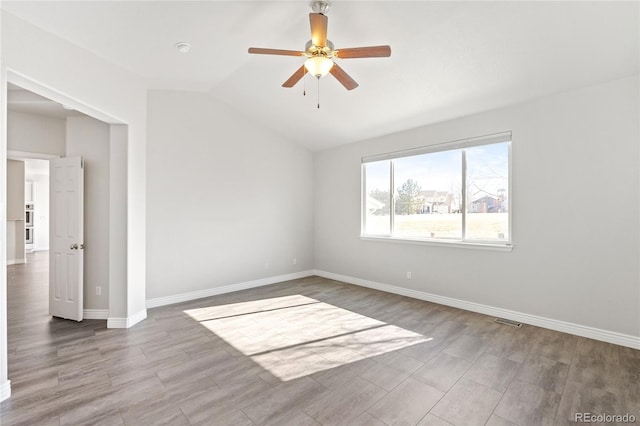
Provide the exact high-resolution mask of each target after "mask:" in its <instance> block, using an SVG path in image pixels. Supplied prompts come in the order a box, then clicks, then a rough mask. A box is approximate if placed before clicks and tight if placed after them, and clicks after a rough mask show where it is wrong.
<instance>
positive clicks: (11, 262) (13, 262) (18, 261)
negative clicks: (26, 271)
mask: <svg viewBox="0 0 640 426" xmlns="http://www.w3.org/2000/svg"><path fill="white" fill-rule="evenodd" d="M22 263H27V259H9V260H7V266H9V265H20V264H22Z"/></svg>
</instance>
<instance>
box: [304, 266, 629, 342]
mask: <svg viewBox="0 0 640 426" xmlns="http://www.w3.org/2000/svg"><path fill="white" fill-rule="evenodd" d="M312 272H313V275H317V276H319V277H323V278H328V279H331V280H336V281H342V282H345V283H348V284H355V285H358V286H361V287H367V288H372V289H375V290H380V291H385V292H387V293H393V294H399V295H401V296H407V297H411V298H414V299H420V300H426V301H427V302H433V303H438V304H440V305H446V306H452V307H454V308H459V309H464V310H467V311H472V312H478V313H481V314H485V315H489V316H493V317H499V318H507V319H510V320H513V321H518V322H521V323H524V324H530V325H535V326H537V327H542V328H548V329H551V330H556V331H561V332H563V333H569V334H573V335H576V336H582V337H588V338H590V339H594V340H600V341H603V342H608V343H613V344H616V345H621V346H627V347H629V348H634V349H640V337H637V336H631V335H629V334H622V333H617V332H615V331H608V330H602V329H599V328H593V327H587V326H584V325H580V324H574V323H570V322H565V321H560V320H555V319H551V318H545V317H541V316H537V315H530V314H526V313H523V312H517V311H511V310H508V309H502V308H495V307H493V306H488V305H482V304H480V303H474V302H467V301H465V300H459V299H454V298H451V297H446V296H439V295H437V294H431V293H426V292H422V291H418V290H411V289H408V288H403V287H397V286H393V285H389V284H382V283H378V282H375V281H369V280H364V279H361V278H354V277H349V276H346V275H340V274H334V273H332V272H326V271H320V270H314V271H312Z"/></svg>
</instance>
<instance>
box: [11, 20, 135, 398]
mask: <svg viewBox="0 0 640 426" xmlns="http://www.w3.org/2000/svg"><path fill="white" fill-rule="evenodd" d="M0 21H1V31H2V33H1V34H0V38H1V42H2V46H1V49H0V52H1V54H0V66H1V69H0V89H2V95H1V96H2V99H3V100H4V101H3V102H2V103H0V117H2V124H3V126H5V125H6V120H5V119H4V117H5V115H6V93H5V91H6V82H7V78H10V79H11V81H12V82H13V83H16V84H18V85H19V86H22V87H24V88H25V89H27V90H31V91H33V92H35V93H38V94H40V95H43V96H45V97H48V98H50V99H52V100H54V101H56V102H64V103H65V104H67V105H70V106H71V107H73V108H75V109H77V110H79V111H81V112H84V113H86V114H89V115H91V116H94V117H96V118H99V119H102V120H105V121H106V122H109V123H121V124H126V125H127V127H126V130H127V131H126V134H124V135H123V136H125V137H126V142H125V143H123V146H126V155H122V156H119V157H118V159H119V160H121V161H122V163H121V164H118V165H117V168H118V169H119V170H122V172H123V173H125V174H126V176H127V178H128V179H127V182H126V187H124V186H123V187H120V186H118V187H117V188H116V190H117V191H118V193H117V194H114V195H117V196H118V197H119V196H120V195H122V194H126V198H127V203H126V204H119V205H118V206H117V207H118V208H119V209H121V210H123V212H119V213H122V215H126V217H127V222H126V223H120V224H119V225H120V228H124V229H117V230H114V229H113V228H112V231H115V232H118V233H119V235H120V234H123V233H124V234H126V239H127V247H126V248H127V250H126V251H123V250H121V251H120V253H119V255H120V256H123V257H126V261H124V260H123V261H121V262H118V265H119V266H120V267H124V268H126V282H125V283H122V284H123V285H124V286H125V288H126V293H124V292H121V294H122V296H123V299H121V300H117V301H115V302H116V303H111V304H110V305H109V310H110V314H109V315H110V318H113V321H112V322H111V323H110V324H111V326H116V325H117V326H130V325H132V324H135V322H136V321H139V320H141V319H143V318H144V317H145V316H146V309H145V283H146V276H145V265H146V261H145V248H146V241H145V231H146V225H145V219H146V214H145V208H146V198H145V196H146V188H145V185H146V182H145V177H146V160H145V156H146V141H147V137H146V107H147V105H146V96H147V92H146V89H147V88H146V85H145V83H144V82H143V81H142V79H141V78H139V77H137V76H135V75H133V74H131V73H130V72H128V71H126V70H124V69H122V68H119V67H118V66H116V65H113V64H111V63H109V62H107V61H105V60H104V59H102V58H100V57H98V56H96V55H94V54H92V53H90V52H88V51H86V50H83V49H82V48H80V47H78V46H76V45H73V44H71V43H69V42H67V41H65V40H62V39H61V38H58V37H56V36H53V35H52V34H49V33H47V32H45V31H43V30H41V29H39V28H37V27H35V26H33V25H31V24H29V23H27V22H25V21H23V20H21V19H19V18H17V17H15V16H13V15H11V14H8V13H6V12H4V11H3V12H2V14H1V20H0ZM3 130H4V129H3ZM0 141H1V142H0V172H3V171H4V169H5V164H4V161H5V160H6V134H5V132H4V131H2V132H0ZM5 196H6V194H5V190H4V189H2V187H1V186H0V203H4V202H5ZM113 208H115V207H113ZM4 210H5V209H4V206H2V205H0V223H2V225H0V226H1V227H2V230H1V231H2V232H0V236H2V238H4V236H5V233H4V228H5V224H4V222H5V220H6V217H5V215H6V213H5V212H4ZM125 212H126V213H125ZM120 216H121V215H119V217H120ZM112 224H113V223H112V222H111V217H110V226H111V225H112ZM0 243H2V244H0V245H2V246H4V241H2V242H0ZM3 250H4V249H3ZM2 254H3V255H4V253H2ZM0 263H3V262H0ZM112 265H113V264H112ZM5 306H6V267H5V266H4V265H3V266H1V267H0V308H2V309H1V310H2V311H3V312H5V310H4V307H5ZM113 315H119V316H122V317H121V318H116V317H113ZM6 326H7V324H6V315H4V314H0V399H2V398H4V397H6V396H8V393H9V392H10V387H9V382H8V377H7V358H6V353H7V349H6V347H7V346H6Z"/></svg>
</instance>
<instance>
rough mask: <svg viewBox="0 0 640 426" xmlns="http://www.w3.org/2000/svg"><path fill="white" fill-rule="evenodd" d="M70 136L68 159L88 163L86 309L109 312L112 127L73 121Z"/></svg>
mask: <svg viewBox="0 0 640 426" xmlns="http://www.w3.org/2000/svg"><path fill="white" fill-rule="evenodd" d="M66 134H67V148H66V151H67V157H82V158H83V159H84V246H85V249H84V308H85V309H108V308H109V164H110V162H109V125H108V124H106V123H103V122H101V121H98V120H95V119H93V118H91V117H69V118H67V131H66ZM96 287H100V288H101V293H102V294H101V295H100V296H98V295H96Z"/></svg>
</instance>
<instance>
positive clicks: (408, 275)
mask: <svg viewBox="0 0 640 426" xmlns="http://www.w3.org/2000/svg"><path fill="white" fill-rule="evenodd" d="M407 279H408V280H410V279H411V272H407Z"/></svg>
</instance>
